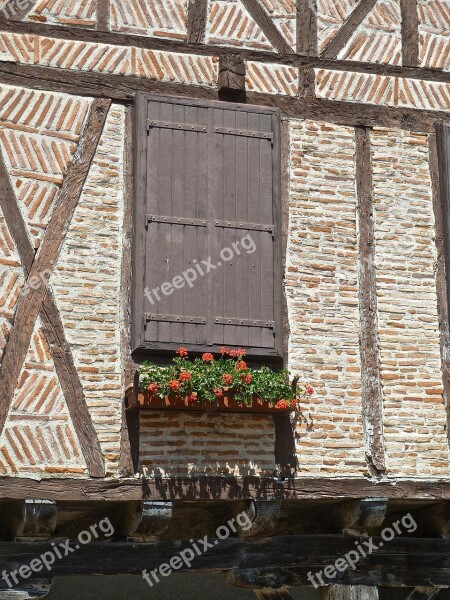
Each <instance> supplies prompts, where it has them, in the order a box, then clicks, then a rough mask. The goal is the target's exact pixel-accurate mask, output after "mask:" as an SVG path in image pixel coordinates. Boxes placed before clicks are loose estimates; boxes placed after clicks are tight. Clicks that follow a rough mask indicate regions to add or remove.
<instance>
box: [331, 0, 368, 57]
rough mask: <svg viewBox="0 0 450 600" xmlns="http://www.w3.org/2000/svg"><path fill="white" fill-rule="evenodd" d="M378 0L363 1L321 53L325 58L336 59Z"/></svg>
mask: <svg viewBox="0 0 450 600" xmlns="http://www.w3.org/2000/svg"><path fill="white" fill-rule="evenodd" d="M376 2H377V0H361V2H360V3H359V4H358V5H357V6H356V8H355V10H354V11H353V12H352V13H351V14H350V15H349V16H348V18H347V20H346V21H345V22H344V24H343V25H342V27H341V28H340V29H339V31H338V32H337V34H336V35H335V36H334V37H333V38H332V39H331V40H330V42H329V43H328V44H327V46H326V47H325V48H324V50H323V51H322V53H321V56H322V57H323V58H336V57H337V55H338V54H339V52H340V51H341V50H342V48H344V47H345V45H346V44H347V42H348V41H349V40H350V38H351V37H352V35H353V34H354V33H355V31H356V30H357V29H358V27H359V26H360V25H361V23H362V22H363V21H364V19H365V18H366V17H367V15H368V14H369V12H370V11H371V10H372V8H373V7H374V6H375V4H376Z"/></svg>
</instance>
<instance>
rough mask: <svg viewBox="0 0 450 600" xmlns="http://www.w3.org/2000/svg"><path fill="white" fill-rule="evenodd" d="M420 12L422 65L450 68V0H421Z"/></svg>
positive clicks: (420, 53)
mask: <svg viewBox="0 0 450 600" xmlns="http://www.w3.org/2000/svg"><path fill="white" fill-rule="evenodd" d="M418 13H419V34H420V35H419V41H420V45H419V58H420V64H421V66H422V67H433V68H435V69H444V70H445V71H448V70H450V35H449V32H450V2H448V1H445V0H419V2H418Z"/></svg>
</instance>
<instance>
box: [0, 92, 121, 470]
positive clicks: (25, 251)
mask: <svg viewBox="0 0 450 600" xmlns="http://www.w3.org/2000/svg"><path fill="white" fill-rule="evenodd" d="M110 104H111V102H110V100H103V99H97V100H94V101H93V103H92V106H91V109H90V111H89V114H88V117H87V120H86V124H85V128H84V131H83V133H82V134H81V136H80V139H79V143H78V147H77V149H76V151H75V154H74V156H73V158H72V161H71V163H70V164H69V167H68V169H67V172H66V175H65V177H64V180H63V183H62V186H61V189H60V191H59V195H58V196H57V199H56V204H55V207H54V210H53V213H52V216H51V218H50V222H49V224H48V226H47V229H46V231H45V234H44V239H43V241H42V244H41V247H40V249H39V252H38V254H37V255H36V257H35V256H34V250H33V248H32V245H31V242H30V240H29V237H28V234H27V231H26V226H25V223H24V220H23V217H22V215H21V212H20V208H19V206H18V204H17V200H16V197H15V194H14V190H13V188H12V185H11V181H10V179H9V175H8V172H7V170H6V167H5V162H4V159H3V154H2V151H1V149H0V198H1V205H2V207H3V212H4V215H5V219H6V222H7V225H8V229H9V232H10V234H11V236H12V237H13V239H14V242H15V244H16V247H17V249H18V252H19V255H20V258H21V261H22V267H23V270H24V274H25V285H27V283H28V282H29V281H31V279H32V278H34V277H36V276H38V275H39V274H40V273H43V272H45V273H51V272H52V270H53V267H54V263H55V261H56V259H57V256H58V253H59V250H60V248H61V246H62V244H63V241H64V233H65V231H66V230H67V228H68V226H69V224H70V221H71V218H72V215H73V213H74V211H75V208H76V206H77V204H78V200H79V198H80V196H81V192H82V188H83V185H84V182H85V180H86V177H87V175H88V173H89V168H90V166H91V163H92V160H93V158H94V155H95V151H96V149H97V145H98V142H99V140H100V136H101V134H102V131H103V127H104V124H105V120H106V116H107V114H108V109H109V107H110ZM38 315H40V317H41V319H42V323H43V330H44V335H45V337H46V340H47V342H48V345H49V348H50V352H51V354H52V357H53V360H54V363H55V369H56V372H57V375H58V378H59V381H60V384H61V388H62V390H63V392H64V395H65V398H66V403H67V407H68V409H69V413H70V416H71V418H72V421H73V425H74V428H75V431H76V433H77V436H78V439H79V442H80V445H81V449H82V452H83V455H84V457H85V460H86V465H87V468H88V472H89V475H90V476H91V477H104V476H105V467H104V461H103V456H102V451H101V448H100V443H99V440H98V437H97V434H96V432H95V429H94V426H93V423H92V420H91V417H90V415H89V411H88V407H87V405H86V399H85V397H84V393H83V388H82V386H81V382H80V380H79V377H78V373H77V371H76V368H75V365H74V362H73V357H72V354H71V351H70V347H69V345H68V343H67V341H66V339H65V335H64V327H63V324H62V321H61V317H60V315H59V311H58V308H57V306H56V303H55V300H54V298H53V295H52V293H51V291H50V290H48V289H47V286H46V285H41V286H40V287H39V288H38V289H32V288H31V287H30V288H29V293H28V294H27V295H25V296H23V297H22V298H21V299H20V300H19V301H18V306H17V309H16V313H15V316H14V322H13V325H12V328H11V332H10V335H9V338H8V341H7V343H6V346H5V351H4V354H3V361H2V366H1V370H0V434H1V432H2V431H3V428H4V426H5V422H6V418H7V415H8V412H9V409H10V406H11V404H12V401H13V398H14V392H15V389H16V385H17V382H18V379H19V376H20V373H21V370H22V367H23V364H24V361H25V358H26V354H27V352H28V348H29V345H30V342H31V339H32V335H33V331H34V327H35V324H36V320H37V318H38Z"/></svg>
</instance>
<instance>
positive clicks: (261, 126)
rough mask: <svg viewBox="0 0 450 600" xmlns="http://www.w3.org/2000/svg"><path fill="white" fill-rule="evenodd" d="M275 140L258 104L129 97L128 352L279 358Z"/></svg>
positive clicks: (271, 118)
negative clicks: (131, 282) (133, 113)
mask: <svg viewBox="0 0 450 600" xmlns="http://www.w3.org/2000/svg"><path fill="white" fill-rule="evenodd" d="M278 136H279V128H278V114H277V112H276V111H273V110H270V109H266V110H264V109H259V107H258V108H256V107H247V106H245V105H244V106H241V105H232V104H228V103H219V102H209V103H208V102H198V101H190V100H184V99H178V98H177V99H169V98H156V97H151V96H146V95H140V96H139V99H138V102H137V119H136V142H137V153H136V207H135V208H136V210H135V238H136V239H135V252H134V259H135V302H134V308H135V314H134V321H135V330H134V331H135V348H141V349H161V350H170V349H173V347H175V346H178V345H180V344H183V345H185V346H187V347H189V348H190V349H191V350H198V351H204V350H210V351H216V350H217V349H218V348H219V347H220V346H221V345H227V346H231V347H233V346H234V347H245V348H247V349H248V351H249V353H251V354H254V355H265V354H267V355H269V356H275V355H278V354H279V352H280V348H279V343H278V342H279V338H278V336H279V334H280V333H281V331H280V330H281V315H280V305H281V264H280V232H279V221H280V207H279V205H278V198H279V192H278V187H279V154H278V152H279V150H278V148H279V143H278ZM208 271H209V272H208ZM194 277H195V281H191V280H192V279H193V278H194ZM183 282H184V283H183ZM174 284H175V285H174ZM176 288H178V289H176Z"/></svg>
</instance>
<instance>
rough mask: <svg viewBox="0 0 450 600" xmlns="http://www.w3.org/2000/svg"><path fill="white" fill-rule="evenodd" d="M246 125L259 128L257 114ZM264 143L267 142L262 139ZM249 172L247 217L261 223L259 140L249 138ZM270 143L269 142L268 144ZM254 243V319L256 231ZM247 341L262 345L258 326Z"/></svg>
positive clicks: (256, 305)
mask: <svg viewBox="0 0 450 600" xmlns="http://www.w3.org/2000/svg"><path fill="white" fill-rule="evenodd" d="M248 127H249V129H251V130H257V131H259V130H260V118H259V114H250V115H249V118H248ZM264 143H265V144H269V142H267V141H264ZM248 145H249V172H250V173H251V178H250V182H249V200H248V218H249V221H251V222H254V223H261V205H260V202H261V165H260V158H261V157H260V145H261V140H260V139H259V138H258V139H252V138H251V139H249V141H248ZM269 145H270V144H269ZM251 236H252V239H253V241H254V243H255V245H256V251H255V252H254V253H253V254H251V255H249V256H250V259H251V260H250V269H249V273H250V279H249V282H250V290H251V298H250V309H251V313H252V316H253V317H254V318H255V319H258V320H260V319H261V294H262V285H261V283H262V282H261V272H262V271H261V237H260V235H259V234H258V232H254V233H252V234H251ZM249 343H250V345H251V346H257V347H261V346H262V334H261V330H260V329H259V328H256V327H253V328H251V329H250V330H249Z"/></svg>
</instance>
